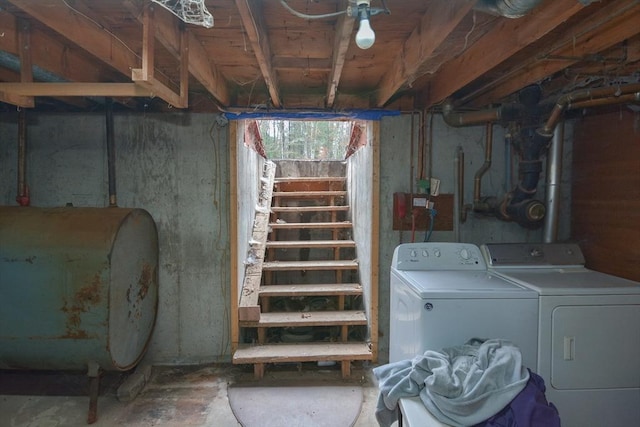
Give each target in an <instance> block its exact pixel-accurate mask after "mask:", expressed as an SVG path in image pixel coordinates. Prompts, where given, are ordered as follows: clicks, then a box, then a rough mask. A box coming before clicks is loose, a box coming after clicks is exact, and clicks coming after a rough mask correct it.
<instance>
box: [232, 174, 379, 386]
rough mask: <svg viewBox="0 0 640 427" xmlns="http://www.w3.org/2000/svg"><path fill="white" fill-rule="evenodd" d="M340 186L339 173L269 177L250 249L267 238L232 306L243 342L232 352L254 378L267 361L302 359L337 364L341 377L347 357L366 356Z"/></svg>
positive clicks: (347, 364) (363, 316) (364, 326)
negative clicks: (263, 214)
mask: <svg viewBox="0 0 640 427" xmlns="http://www.w3.org/2000/svg"><path fill="white" fill-rule="evenodd" d="M345 185H346V179H345V178H344V177H327V176H325V177H296V178H275V180H274V187H273V190H274V191H273V192H272V194H271V201H272V202H271V209H270V213H269V214H268V215H269V221H268V230H262V231H261V230H258V233H256V232H255V228H254V240H255V241H254V243H256V246H259V243H261V242H259V240H260V237H263V236H267V239H264V240H265V241H264V248H262V247H258V248H257V250H256V251H255V252H254V254H255V256H256V259H257V260H258V262H257V263H256V264H259V265H254V266H251V267H248V268H247V277H248V278H249V279H248V280H247V279H245V283H244V286H243V293H242V295H243V298H242V299H241V303H240V307H239V310H240V311H239V319H240V327H241V328H242V331H243V332H244V341H245V342H247V343H246V344H242V345H240V346H239V348H238V349H237V350H236V351H235V353H234V355H233V363H234V364H253V365H254V374H255V376H256V377H257V378H261V377H262V376H263V375H264V370H265V365H266V364H270V363H296V364H300V363H302V362H321V363H324V364H332V363H334V362H335V363H338V362H339V363H340V364H341V372H342V376H343V377H348V376H349V375H350V372H351V363H352V362H353V361H356V360H371V359H372V351H371V348H370V345H369V343H368V342H367V341H366V337H367V324H368V322H367V317H366V314H365V311H364V308H363V306H362V304H363V302H362V301H363V298H362V296H363V290H362V286H361V285H360V284H359V283H358V277H359V276H358V261H357V259H356V243H355V242H354V241H353V240H352V239H351V234H352V233H351V231H352V230H351V229H352V224H351V222H350V221H348V220H347V214H348V211H349V206H348V205H347V204H346V200H347V192H346V190H345ZM261 223H262V225H263V226H264V225H265V220H264V219H261V218H260V214H256V222H255V224H256V226H257V227H260V224H261ZM261 233H262V234H261ZM256 236H257V238H256ZM261 255H262V257H261ZM258 281H259V284H258ZM255 301H257V302H255Z"/></svg>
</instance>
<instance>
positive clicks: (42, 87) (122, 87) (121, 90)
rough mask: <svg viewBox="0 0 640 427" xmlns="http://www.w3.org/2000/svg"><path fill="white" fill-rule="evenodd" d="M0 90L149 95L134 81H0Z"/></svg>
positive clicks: (25, 93)
mask: <svg viewBox="0 0 640 427" xmlns="http://www.w3.org/2000/svg"><path fill="white" fill-rule="evenodd" d="M0 92H2V93H5V94H12V95H18V96H110V97H141V96H142V97H150V96H153V95H154V94H153V92H152V91H150V90H148V89H145V88H143V87H140V86H139V85H137V84H135V83H0Z"/></svg>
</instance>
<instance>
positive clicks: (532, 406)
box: [473, 371, 560, 427]
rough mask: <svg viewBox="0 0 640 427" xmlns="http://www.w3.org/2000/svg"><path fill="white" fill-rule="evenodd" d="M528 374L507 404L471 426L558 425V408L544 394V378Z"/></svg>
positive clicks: (519, 426) (538, 426)
mask: <svg viewBox="0 0 640 427" xmlns="http://www.w3.org/2000/svg"><path fill="white" fill-rule="evenodd" d="M529 374H530V376H529V381H528V382H527V385H526V386H525V388H524V389H523V390H522V391H521V392H520V393H519V394H518V395H517V396H516V397H515V398H514V399H513V400H512V401H511V403H510V404H509V405H507V406H506V407H505V408H504V409H503V410H502V411H500V412H498V413H497V414H496V415H494V416H493V417H491V418H489V419H488V420H486V421H484V422H482V423H480V424H476V425H475V426H473V427H560V416H559V415H558V410H557V409H556V407H555V406H553V403H549V402H547V398H546V397H545V395H544V392H545V390H546V388H545V385H544V380H543V379H542V377H540V376H539V375H536V374H534V373H533V372H531V371H529Z"/></svg>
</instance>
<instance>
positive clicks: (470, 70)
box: [427, 0, 584, 106]
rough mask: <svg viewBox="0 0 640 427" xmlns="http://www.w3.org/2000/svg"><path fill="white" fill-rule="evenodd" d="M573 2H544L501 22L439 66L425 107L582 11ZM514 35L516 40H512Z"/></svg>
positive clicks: (581, 6)
mask: <svg viewBox="0 0 640 427" xmlns="http://www.w3.org/2000/svg"><path fill="white" fill-rule="evenodd" d="M583 7H584V6H583V5H582V4H580V3H579V2H577V1H576V0H555V1H550V2H545V3H544V4H543V5H542V7H539V8H536V9H534V10H533V11H532V12H531V13H530V14H529V15H527V16H524V17H522V18H518V19H508V18H501V19H502V20H504V22H502V23H501V24H500V25H496V26H495V27H494V28H493V29H492V30H491V31H490V32H489V33H487V34H486V35H485V36H484V37H482V38H481V39H480V40H478V41H477V42H476V43H475V44H473V45H472V46H471V47H470V48H469V49H467V50H466V51H465V52H464V53H463V54H462V55H460V56H459V57H457V58H456V59H454V60H452V61H450V62H448V63H447V64H445V65H443V66H442V67H441V69H440V70H439V71H438V74H437V75H436V77H435V78H434V79H433V80H431V82H430V90H429V94H428V101H427V105H429V106H431V105H435V104H437V103H439V102H441V101H443V100H444V99H445V98H447V97H449V96H451V95H452V94H453V93H454V92H456V91H457V90H459V89H461V88H462V87H464V86H465V85H466V84H468V83H470V82H472V81H473V80H474V79H476V78H478V77H480V76H481V75H483V74H484V73H486V72H487V71H489V70H491V69H493V68H494V67H495V66H497V65H498V64H500V63H501V62H503V61H504V60H506V59H508V58H509V57H511V56H512V55H514V54H515V53H517V52H519V51H520V50H522V49H524V48H526V47H527V45H529V44H530V43H533V42H535V41H537V40H539V39H541V38H542V37H544V36H545V35H547V34H548V33H549V32H551V31H552V30H553V29H555V28H556V27H558V26H559V25H560V24H562V23H563V22H565V21H566V20H567V19H569V18H571V17H572V16H573V15H575V14H576V13H578V12H579V11H580V10H582V8H583ZM516 35H517V36H516Z"/></svg>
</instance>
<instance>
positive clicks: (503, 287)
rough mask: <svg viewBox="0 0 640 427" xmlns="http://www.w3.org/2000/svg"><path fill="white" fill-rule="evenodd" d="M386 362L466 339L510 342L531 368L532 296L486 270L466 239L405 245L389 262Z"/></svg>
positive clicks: (535, 304) (533, 356)
mask: <svg viewBox="0 0 640 427" xmlns="http://www.w3.org/2000/svg"><path fill="white" fill-rule="evenodd" d="M390 285H391V290H390V291H391V311H390V320H391V325H390V337H389V341H390V342H389V361H390V362H397V361H400V360H405V359H412V358H413V357H415V356H416V355H419V354H423V353H424V352H425V351H426V350H440V349H442V348H445V347H452V346H458V345H461V344H464V343H465V342H467V341H468V340H469V339H471V338H474V337H477V338H503V339H508V340H510V341H512V342H513V343H514V344H516V345H517V346H518V347H519V348H520V351H521V353H522V358H523V364H524V365H525V366H527V367H528V368H530V369H532V370H533V371H535V370H536V354H537V333H538V295H537V293H536V292H535V291H532V290H530V289H528V288H526V287H524V286H521V285H518V284H516V283H514V282H511V281H508V280H505V279H503V278H501V277H499V276H498V275H496V274H494V273H492V272H488V271H487V265H486V263H485V261H484V259H483V257H482V254H481V252H480V248H478V247H477V246H476V245H472V244H466V243H432V242H429V243H408V244H403V245H400V246H398V247H397V248H396V249H395V252H394V254H393V261H392V265H391V284H390Z"/></svg>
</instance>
